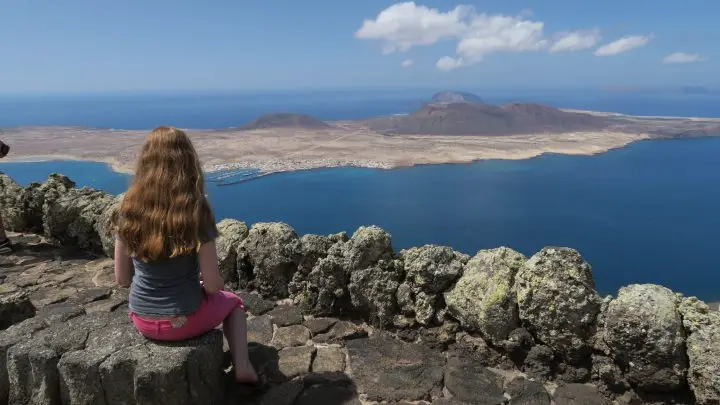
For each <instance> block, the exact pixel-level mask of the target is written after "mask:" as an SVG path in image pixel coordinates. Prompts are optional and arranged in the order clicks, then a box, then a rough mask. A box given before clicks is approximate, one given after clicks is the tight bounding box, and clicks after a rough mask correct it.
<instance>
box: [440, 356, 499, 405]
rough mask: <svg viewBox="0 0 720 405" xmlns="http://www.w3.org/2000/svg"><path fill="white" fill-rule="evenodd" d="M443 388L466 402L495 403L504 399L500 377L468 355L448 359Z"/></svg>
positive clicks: (483, 404) (493, 404)
mask: <svg viewBox="0 0 720 405" xmlns="http://www.w3.org/2000/svg"><path fill="white" fill-rule="evenodd" d="M445 388H446V389H447V390H448V391H450V393H451V394H452V395H453V398H454V399H456V400H458V401H461V402H466V403H468V404H473V405H497V404H501V403H503V402H504V401H505V396H504V395H503V379H502V377H500V376H499V375H497V374H495V373H493V372H491V371H490V370H488V369H487V368H485V366H483V365H482V364H481V363H480V362H479V361H477V360H474V359H472V358H469V357H460V356H452V357H450V359H448V364H447V367H446V368H445Z"/></svg>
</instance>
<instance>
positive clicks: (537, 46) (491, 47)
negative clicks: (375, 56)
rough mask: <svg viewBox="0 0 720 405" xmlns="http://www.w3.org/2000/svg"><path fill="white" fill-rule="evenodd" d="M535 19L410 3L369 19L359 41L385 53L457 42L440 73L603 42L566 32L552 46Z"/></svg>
mask: <svg viewBox="0 0 720 405" xmlns="http://www.w3.org/2000/svg"><path fill="white" fill-rule="evenodd" d="M531 16H532V12H530V11H528V10H523V11H522V12H521V13H520V14H519V15H516V16H510V15H502V14H487V13H478V12H477V11H476V10H475V9H474V8H473V7H472V6H467V5H459V6H456V7H455V8H453V9H451V10H449V11H441V10H439V9H436V8H429V7H427V6H423V5H418V4H416V3H415V2H413V1H410V2H404V3H397V4H394V5H391V6H390V7H388V8H386V9H384V10H382V11H381V12H380V13H379V14H378V15H377V16H376V17H375V18H374V19H367V20H365V21H364V22H363V24H362V27H360V29H359V30H357V31H356V32H355V37H356V38H357V39H364V40H378V41H381V42H382V43H383V48H382V52H383V53H384V54H388V53H393V52H405V51H408V50H410V49H411V48H412V47H415V46H428V45H433V44H436V43H438V42H440V41H443V40H453V41H457V46H456V48H455V55H448V56H445V57H443V58H441V59H440V60H438V61H437V63H436V66H437V68H438V69H440V70H453V69H456V68H458V67H461V66H468V65H472V64H474V63H478V62H481V61H482V60H484V59H485V58H486V57H487V56H488V55H490V54H493V53H500V52H532V51H540V50H548V51H550V52H551V53H557V52H567V51H578V50H582V49H587V48H591V47H593V46H595V45H596V44H597V43H598V42H599V40H600V34H599V31H598V30H586V31H582V30H580V31H573V32H566V33H560V34H558V35H556V36H555V38H556V39H555V40H554V41H552V40H550V39H549V37H548V36H546V35H545V32H544V28H545V24H544V23H543V22H542V21H534V20H532V19H531ZM610 45H612V44H610Z"/></svg>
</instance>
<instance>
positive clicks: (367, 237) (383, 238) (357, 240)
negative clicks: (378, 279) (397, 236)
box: [340, 226, 393, 272]
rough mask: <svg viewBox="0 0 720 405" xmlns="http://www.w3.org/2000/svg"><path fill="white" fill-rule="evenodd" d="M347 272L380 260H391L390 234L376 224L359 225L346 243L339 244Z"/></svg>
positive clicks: (372, 264) (363, 267) (370, 265)
mask: <svg viewBox="0 0 720 405" xmlns="http://www.w3.org/2000/svg"><path fill="white" fill-rule="evenodd" d="M340 248H341V249H342V256H343V259H344V261H345V269H346V270H347V271H348V272H352V271H354V270H361V269H367V268H368V267H372V266H374V265H375V264H377V263H378V262H379V261H380V260H384V261H390V260H392V256H393V250H392V242H391V240H390V234H388V233H387V232H385V231H384V230H382V229H381V228H379V227H377V226H369V227H364V226H361V227H360V228H358V230H357V231H355V233H354V234H353V235H352V237H351V238H350V240H349V241H348V242H347V243H344V244H342V245H340Z"/></svg>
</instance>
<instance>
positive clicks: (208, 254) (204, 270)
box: [198, 240, 225, 295]
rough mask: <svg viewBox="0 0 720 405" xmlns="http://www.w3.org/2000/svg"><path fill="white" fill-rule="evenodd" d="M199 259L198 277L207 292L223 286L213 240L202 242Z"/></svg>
mask: <svg viewBox="0 0 720 405" xmlns="http://www.w3.org/2000/svg"><path fill="white" fill-rule="evenodd" d="M198 256H199V261H200V277H201V279H202V281H203V288H204V289H205V291H206V292H207V293H208V294H211V295H212V294H215V293H217V292H218V291H220V290H222V289H223V288H224V287H225V281H224V280H223V278H222V276H220V272H219V271H218V258H217V251H216V250H215V241H214V240H211V241H210V242H207V243H203V244H202V245H201V246H200V252H199V253H198Z"/></svg>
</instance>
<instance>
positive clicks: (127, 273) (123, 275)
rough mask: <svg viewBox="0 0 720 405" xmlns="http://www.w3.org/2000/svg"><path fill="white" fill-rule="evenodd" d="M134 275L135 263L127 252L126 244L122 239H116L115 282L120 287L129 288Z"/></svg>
mask: <svg viewBox="0 0 720 405" xmlns="http://www.w3.org/2000/svg"><path fill="white" fill-rule="evenodd" d="M132 277H133V264H132V260H130V256H129V255H128V254H127V249H126V248H125V244H124V243H123V242H122V241H121V240H120V239H115V282H116V283H117V284H118V285H119V286H120V287H125V288H128V287H130V283H131V282H132Z"/></svg>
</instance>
